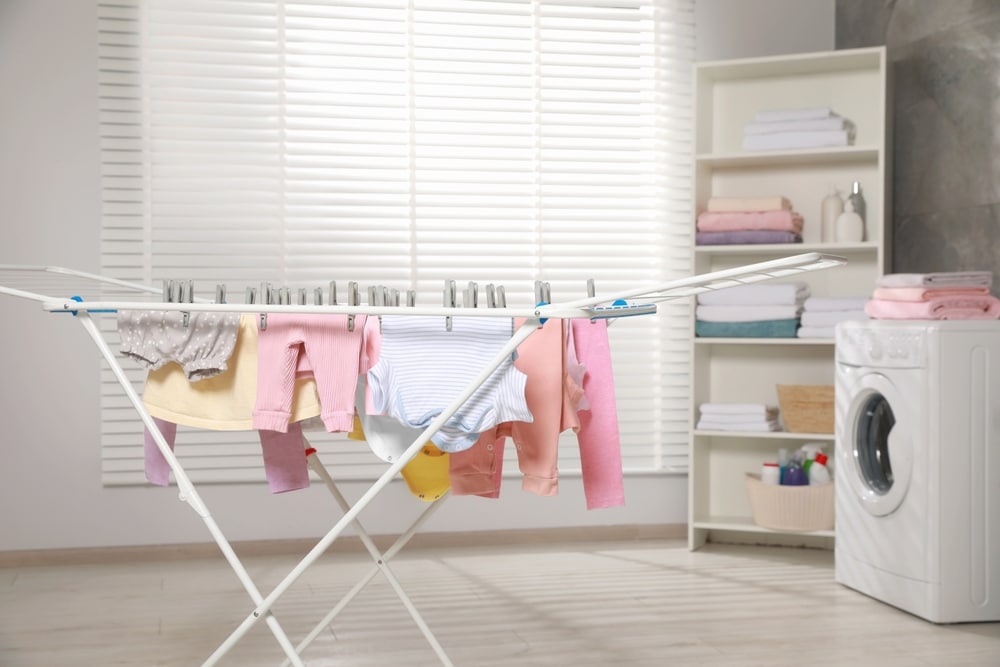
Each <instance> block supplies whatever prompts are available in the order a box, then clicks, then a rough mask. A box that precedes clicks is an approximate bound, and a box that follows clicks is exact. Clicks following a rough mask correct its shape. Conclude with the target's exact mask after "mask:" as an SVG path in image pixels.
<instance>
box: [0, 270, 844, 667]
mask: <svg viewBox="0 0 1000 667" xmlns="http://www.w3.org/2000/svg"><path fill="white" fill-rule="evenodd" d="M845 263H846V260H845V259H844V258H843V257H839V256H836V255H828V254H823V253H815V252H813V253H803V254H800V255H794V256H791V257H786V258H782V259H777V260H771V261H766V262H759V263H756V264H748V265H745V266H741V267H736V268H732V269H725V270H721V271H714V272H711V273H706V274H702V275H697V276H692V277H689V278H682V279H679V280H674V281H670V282H667V283H662V284H659V285H653V286H650V287H644V288H637V289H634V290H630V291H625V292H620V293H617V294H612V295H603V296H594V297H588V298H585V299H579V300H576V301H567V302H563V303H555V304H539V305H537V306H534V307H531V308H517V307H509V308H508V307H505V308H454V307H444V306H441V307H421V306H378V305H357V306H346V305H276V304H263V303H255V304H227V303H204V302H197V301H196V302H194V303H170V302H164V301H162V300H160V301H141V300H131V299H121V300H106V301H83V300H81V299H80V297H69V298H66V297H55V296H51V295H47V294H42V293H39V292H36V291H32V290H29V289H23V288H22V287H24V283H25V281H29V282H30V279H31V278H32V276H34V277H36V278H41V277H44V276H59V277H61V278H63V279H74V280H79V281H82V282H87V281H91V282H96V283H98V284H100V285H101V286H102V287H106V288H109V289H112V290H121V291H122V292H123V293H126V294H131V295H133V296H134V295H146V294H150V295H152V294H157V295H161V294H162V289H158V288H155V287H151V286H147V285H141V284H136V283H130V282H126V281H121V280H116V279H113V278H110V277H107V276H100V275H95V274H90V273H84V272H81V271H76V270H73V269H67V268H62V267H47V266H23V265H3V264H0V280H3V281H6V279H7V278H8V277H14V276H16V277H17V278H18V279H17V280H16V281H15V282H17V283H18V284H19V287H12V286H6V285H4V284H2V283H0V294H7V295H10V296H14V297H20V298H25V299H30V300H34V301H37V302H39V303H40V304H41V307H42V309H43V310H46V311H48V312H50V313H72V314H73V315H74V316H76V318H77V320H78V321H79V322H80V324H81V325H82V326H83V328H84V329H85V330H86V331H87V333H88V334H89V335H90V337H91V339H92V340H93V341H94V344H95V345H96V346H97V348H98V349H99V350H100V352H101V354H102V355H103V357H104V359H105V361H107V363H108V365H109V366H110V368H111V370H112V372H113V373H114V375H115V378H116V379H117V381H118V383H119V384H120V385H121V387H122V390H123V391H124V392H125V394H126V396H127V397H128V399H129V401H130V402H131V404H132V406H133V407H134V408H135V410H136V412H137V413H138V414H139V416H140V418H141V419H142V421H143V423H144V425H145V426H146V428H147V429H149V431H150V433H151V434H152V436H153V438H154V440H155V442H156V445H157V447H158V448H159V450H160V452H161V453H162V454H163V456H164V458H165V459H166V461H167V463H168V465H169V466H170V469H171V470H172V472H173V473H174V478H175V481H176V483H177V487H178V491H179V497H180V500H182V501H183V502H186V503H188V504H189V505H190V506H191V507H192V509H194V511H195V512H196V513H197V514H198V515H199V516H200V517H201V519H202V521H203V522H204V523H205V525H206V527H207V528H208V530H209V532H210V534H211V535H212V538H213V539H214V540H215V542H216V544H218V546H219V548H220V550H221V551H222V554H223V556H224V557H225V558H226V560H227V561H228V563H229V565H230V567H232V569H233V571H234V572H235V574H236V576H237V578H238V579H239V581H240V583H241V584H242V585H243V587H244V588H245V589H246V591H247V593H248V594H249V596H250V598H251V600H252V601H253V603H254V607H253V609H252V610H251V612H250V613H249V615H248V616H247V617H246V618H245V619H244V621H243V622H242V623H241V624H240V625H239V626H238V627H237V628H236V629H235V630H233V632H232V633H231V634H230V635H229V637H227V638H226V639H225V641H223V642H222V644H220V645H219V647H218V648H217V649H216V650H215V652H214V653H212V655H210V656H209V657H208V659H207V660H206V661H205V662H204V663H203V665H204V666H208V665H215V664H217V663H218V661H219V660H220V659H221V658H222V657H223V656H224V655H225V654H226V653H227V652H228V651H229V650H230V649H231V648H232V647H233V646H235V645H236V643H237V642H239V641H240V639H241V638H242V637H243V636H244V635H245V634H246V633H247V632H248V631H249V630H250V628H251V627H253V626H254V625H255V624H256V623H257V621H259V620H260V619H262V618H263V619H264V621H265V623H266V624H267V625H268V627H269V628H270V630H271V632H272V634H273V635H274V637H275V639H276V640H277V642H278V644H279V645H280V646H281V648H282V650H283V651H284V653H285V655H286V656H287V657H286V659H285V661H284V663H283V665H288V664H291V665H295V666H296V667H304V663H303V662H302V657H301V653H302V651H304V650H305V649H306V648H307V647H308V645H309V644H310V643H311V642H312V641H313V639H315V638H316V637H317V636H318V635H319V634H320V633H321V632H322V630H323V628H325V627H326V626H327V625H329V624H330V623H331V622H332V620H333V618H334V617H335V616H336V615H337V614H338V613H339V612H340V611H341V610H342V609H343V608H344V607H346V605H347V604H348V603H349V602H350V600H351V599H353V598H354V597H355V596H356V595H357V593H359V592H360V591H361V589H362V588H364V586H365V585H367V583H368V582H369V581H370V580H371V579H372V578H373V577H374V576H375V575H376V574H377V573H378V572H382V574H383V575H384V576H386V578H387V579H388V581H389V583H390V584H391V586H392V587H393V589H394V590H395V592H396V594H397V595H398V596H399V598H400V600H401V602H402V604H403V605H404V607H406V609H407V611H408V612H409V613H410V615H411V616H412V617H413V619H414V621H415V623H416V624H417V626H418V627H419V628H420V630H421V632H422V633H423V634H424V636H425V638H426V639H427V641H428V642H429V643H430V645H431V647H432V648H433V650H434V652H435V653H436V654H437V656H438V658H439V659H440V660H441V663H442V664H443V665H446V666H451V665H452V664H453V663H452V662H451V660H450V659H449V658H448V656H447V654H446V653H445V652H444V649H443V648H442V647H441V645H440V643H439V642H438V641H437V639H436V638H435V636H434V634H433V633H432V632H431V630H430V628H429V627H428V626H427V624H426V623H425V622H424V620H423V618H422V617H421V616H420V613H419V612H418V611H417V609H416V608H415V607H414V605H413V604H412V602H411V601H410V599H409V597H408V596H407V595H406V593H405V591H404V590H403V589H402V586H401V585H400V583H399V581H398V580H397V579H396V578H395V576H394V575H393V574H392V571H391V570H390V569H389V567H388V561H389V560H390V559H391V558H392V557H393V556H394V555H395V554H396V553H398V552H399V550H400V549H402V547H403V546H404V545H405V544H406V542H407V541H408V540H409V539H410V538H411V537H412V536H413V535H414V534H415V533H416V531H417V529H418V528H419V527H420V525H421V524H422V523H423V522H424V521H425V520H426V518H427V517H428V516H429V515H430V512H431V511H432V510H433V509H434V508H435V507H437V506H438V505H439V503H440V500H439V501H437V502H435V503H432V504H431V505H430V506H429V507H428V508H427V509H426V510H424V512H423V513H422V514H420V516H418V517H417V519H416V520H415V521H414V523H413V524H412V525H411V527H410V528H409V529H408V530H407V531H406V532H405V533H404V534H403V535H401V536H400V537H399V538H398V539H397V540H396V542H395V543H394V544H393V545H392V546H391V547H390V548H389V549H387V550H386V551H385V552H384V553H382V552H379V550H378V549H377V547H376V546H375V544H374V543H373V542H372V540H371V538H370V537H369V535H368V534H367V533H366V532H365V531H364V528H363V527H362V526H361V524H360V522H359V521H358V518H357V517H358V515H359V514H360V513H361V512H362V511H363V510H364V509H365V508H366V507H367V506H368V505H369V504H370V503H371V502H372V501H373V500H374V499H375V498H376V496H378V494H379V493H381V491H382V490H383V489H384V488H385V487H386V486H387V485H388V484H389V483H390V481H392V479H393V478H394V477H395V476H396V475H398V474H399V473H400V471H401V470H402V469H403V467H405V466H406V464H407V463H409V462H410V461H411V460H412V459H413V457H414V456H416V455H417V454H418V453H419V452H420V450H421V449H422V447H423V444H424V443H426V442H427V441H428V440H429V439H430V437H431V436H432V435H434V434H435V433H436V432H437V431H438V430H439V429H440V428H441V427H442V426H444V425H445V423H446V422H447V420H448V419H449V418H450V417H451V416H452V415H453V414H454V413H455V412H457V411H458V409H459V408H461V406H462V404H463V403H464V402H465V401H466V400H467V399H468V398H469V397H470V396H471V395H472V394H473V393H474V392H475V390H476V389H477V388H478V387H479V385H480V384H482V383H483V382H485V381H486V380H487V379H488V378H489V376H490V375H491V374H492V373H493V371H494V370H495V369H496V368H497V367H498V366H499V365H500V364H501V363H502V361H503V360H504V359H505V358H507V356H508V355H510V354H512V353H513V352H514V351H515V350H516V349H517V347H518V346H519V345H520V344H521V343H522V342H523V341H524V340H525V339H527V338H528V336H530V335H531V334H532V333H533V332H534V331H536V330H537V329H538V328H540V327H541V326H542V325H543V324H544V323H545V321H546V320H548V319H577V318H582V319H598V318H601V319H607V318H618V317H625V316H631V315H641V314H649V313H653V312H655V311H656V303H657V302H660V301H667V300H671V299H677V298H682V297H687V296H693V295H696V294H700V293H702V292H708V291H714V290H719V289H725V288H728V287H734V286H737V285H742V284H749V283H755V282H760V281H764V280H771V279H775V278H787V277H792V276H796V275H799V274H801V273H804V272H808V271H816V270H821V269H827V268H832V267H835V266H839V265H842V264H845ZM635 299H639V300H641V302H640V303H634V302H633V301H632V300H635ZM608 304H613V305H608ZM119 309H128V310H156V311H165V310H172V311H181V312H198V311H212V312H238V313H245V312H253V313H260V314H264V313H300V314H306V313H320V314H322V313H326V314H342V315H407V316H435V317H442V316H445V317H447V316H461V317H506V318H524V323H523V324H522V325H521V326H520V327H519V328H518V329H517V330H516V331H515V332H514V334H513V336H512V337H511V339H510V340H509V341H508V343H507V344H506V345H505V346H504V347H503V349H502V350H501V351H500V352H499V353H498V354H497V355H496V357H494V358H493V359H492V360H491V361H490V363H489V364H487V366H486V367H485V368H484V369H483V370H482V372H481V373H480V374H479V376H477V377H476V379H475V380H473V382H472V383H470V385H469V386H467V387H466V388H465V390H464V391H463V392H462V394H461V396H458V397H456V398H455V399H454V401H452V403H451V404H449V405H448V407H447V408H445V409H444V411H443V412H442V413H441V414H440V415H438V416H437V417H436V418H435V419H434V420H433V421H432V422H431V424H430V425H429V426H427V428H426V429H424V430H423V431H422V432H421V433H420V435H418V436H417V437H416V439H415V440H414V441H413V442H412V443H411V444H410V445H409V446H407V448H406V450H405V451H404V452H403V454H402V455H401V456H400V457H399V458H398V459H397V460H396V461H394V462H393V463H392V464H391V465H389V467H388V468H387V469H386V470H385V472H383V473H382V475H381V476H380V477H378V479H376V480H375V481H374V482H372V484H371V485H370V487H369V488H368V490H367V491H366V492H365V493H364V494H363V495H362V496H361V497H360V498H359V499H358V500H357V501H355V503H354V505H353V506H352V505H350V504H349V503H348V502H347V500H346V499H345V498H344V496H343V495H342V494H341V493H340V491H339V490H338V489H337V486H336V484H335V483H334V481H333V478H332V477H331V476H330V474H329V473H328V471H327V470H326V468H325V467H324V466H323V465H322V463H321V462H320V461H319V459H318V457H317V456H316V455H315V453H314V450H307V455H308V460H309V465H310V467H311V468H312V470H313V471H314V472H315V473H316V474H317V475H318V476H319V477H320V478H321V479H322V480H323V482H324V483H325V484H326V485H327V487H328V488H329V490H330V492H331V493H332V494H333V496H334V498H335V499H336V501H337V503H338V504H339V505H340V507H341V509H342V510H343V511H344V514H343V516H342V517H341V518H340V519H339V520H338V521H337V522H336V524H335V525H334V526H333V527H332V528H330V530H329V531H328V532H327V533H326V535H324V536H323V537H322V538H320V539H319V541H318V542H317V543H316V545H315V546H314V547H313V548H312V549H311V550H310V551H309V552H308V553H307V554H306V555H305V556H304V557H303V558H302V559H301V560H300V561H299V562H298V563H297V564H296V565H295V566H294V567H293V568H292V570H291V571H290V572H289V573H288V574H287V575H286V576H285V578H284V579H282V581H281V582H279V583H278V585H277V586H275V587H274V589H273V590H272V591H271V592H270V593H269V594H268V595H266V596H265V595H262V594H261V592H260V591H259V590H258V588H257V586H256V584H255V583H254V582H253V580H252V579H251V578H250V575H249V573H248V572H247V570H246V568H245V567H244V566H243V564H242V562H241V561H240V559H239V557H238V556H237V555H236V553H235V552H234V551H233V548H232V546H231V545H230V543H229V541H228V540H227V539H226V537H225V536H224V535H223V533H222V530H221V529H220V528H219V526H218V524H217V523H216V522H215V520H214V519H213V517H212V515H211V514H210V512H209V511H208V508H207V506H206V505H205V503H204V502H203V501H202V499H201V497H200V496H199V495H198V493H197V491H196V490H195V488H194V484H193V483H192V482H191V479H190V478H189V477H188V475H187V473H186V472H185V470H184V467H183V466H182V465H181V463H180V461H179V460H178V458H177V457H176V456H175V455H174V453H173V451H172V450H171V449H170V447H169V446H168V444H167V442H166V440H165V439H164V437H163V435H162V433H161V432H160V430H159V428H158V427H157V425H156V423H155V422H154V421H153V418H152V417H151V416H150V414H149V412H148V411H147V410H146V407H145V405H144V404H143V402H142V400H141V398H140V397H139V395H138V394H137V392H136V391H135V389H134V388H133V386H132V384H131V382H130V381H129V379H128V378H127V376H126V375H125V371H124V370H123V369H122V366H121V364H120V363H119V362H118V359H117V358H116V356H115V354H114V352H113V351H112V350H111V347H110V346H109V344H108V343H107V341H106V340H105V338H104V336H103V335H102V333H101V332H100V330H99V328H98V326H97V324H96V323H95V322H94V320H93V318H91V313H115V312H117V311H118V310H119ZM348 525H353V526H354V527H355V529H356V530H357V531H358V534H359V537H360V539H361V541H362V543H363V544H364V546H365V548H366V550H367V551H368V552H369V554H370V555H371V557H372V560H373V561H374V567H373V568H372V569H371V570H370V571H369V573H368V574H367V575H366V576H365V577H363V578H362V579H361V580H359V581H358V583H357V584H356V585H355V586H354V588H352V589H351V590H350V591H349V592H348V593H347V595H345V597H344V598H343V599H342V600H341V601H340V602H339V603H338V604H337V605H336V606H335V607H334V608H333V609H332V610H331V611H330V613H329V614H327V616H326V617H325V618H324V619H323V620H322V621H320V623H319V624H318V625H317V626H316V627H315V629H314V630H313V631H312V632H311V633H310V634H309V635H307V636H306V638H305V639H303V640H302V641H300V642H299V644H298V645H294V644H293V643H292V641H291V639H290V638H289V637H288V635H287V634H286V633H285V631H284V629H282V627H281V625H280V624H279V623H278V619H277V618H276V617H275V616H274V614H273V613H272V612H271V609H272V607H273V605H274V604H275V602H276V601H277V600H278V598H279V597H281V595H283V594H284V593H285V592H286V591H287V590H288V589H289V588H290V587H291V586H292V585H293V584H294V583H295V581H296V580H297V579H298V578H299V577H300V576H301V575H302V574H303V573H304V572H305V570H306V569H307V568H308V567H310V566H311V565H312V564H313V563H314V562H315V561H316V560H317V559H318V558H319V557H320V556H322V555H323V554H324V553H325V552H326V551H327V549H329V547H330V546H331V545H332V544H333V542H334V541H335V540H336V539H337V538H338V537H339V536H340V534H341V533H342V532H343V530H344V529H345V528H346V527H347V526H348Z"/></svg>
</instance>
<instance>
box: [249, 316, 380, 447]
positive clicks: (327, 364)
mask: <svg viewBox="0 0 1000 667" xmlns="http://www.w3.org/2000/svg"><path fill="white" fill-rule="evenodd" d="M354 317H355V320H354V322H355V324H354V328H353V330H351V329H350V328H349V327H348V320H347V316H346V315H288V314H284V313H271V314H270V315H268V316H267V328H265V329H262V330H260V331H259V333H258V335H259V342H258V354H257V357H258V364H257V402H256V406H255V408H254V411H253V425H254V428H258V429H265V430H270V431H280V432H285V431H286V430H287V429H288V424H289V422H290V421H291V419H292V405H293V392H294V385H295V378H296V373H297V372H298V371H299V370H300V369H301V368H302V367H303V364H305V365H306V366H305V367H307V368H310V369H312V373H313V376H314V377H315V379H316V389H317V391H318V392H319V400H320V405H321V408H322V409H321V412H320V416H321V417H322V419H323V424H324V425H325V427H326V430H327V431H329V432H331V433H334V432H338V431H343V432H346V431H350V430H351V428H352V427H353V426H354V391H355V388H356V387H357V381H358V371H359V364H360V358H361V343H362V340H363V329H364V326H365V316H364V315H355V316H354ZM302 357H305V359H302Z"/></svg>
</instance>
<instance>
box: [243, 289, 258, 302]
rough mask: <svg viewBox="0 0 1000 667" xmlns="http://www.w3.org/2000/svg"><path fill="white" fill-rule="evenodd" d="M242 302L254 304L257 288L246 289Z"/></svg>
mask: <svg viewBox="0 0 1000 667" xmlns="http://www.w3.org/2000/svg"><path fill="white" fill-rule="evenodd" d="M244 301H245V302H246V303H255V302H256V301H257V288H255V287H247V293H246V298H245V299H244Z"/></svg>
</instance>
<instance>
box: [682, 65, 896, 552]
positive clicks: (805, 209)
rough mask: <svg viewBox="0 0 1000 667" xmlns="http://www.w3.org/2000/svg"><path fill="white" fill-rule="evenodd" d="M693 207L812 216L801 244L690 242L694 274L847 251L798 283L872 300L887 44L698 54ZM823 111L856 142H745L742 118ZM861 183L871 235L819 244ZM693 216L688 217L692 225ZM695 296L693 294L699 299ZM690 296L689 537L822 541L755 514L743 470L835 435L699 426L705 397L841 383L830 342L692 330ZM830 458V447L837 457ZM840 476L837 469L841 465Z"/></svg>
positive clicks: (763, 396) (885, 249) (884, 173)
mask: <svg viewBox="0 0 1000 667" xmlns="http://www.w3.org/2000/svg"><path fill="white" fill-rule="evenodd" d="M695 90H696V97H695V108H696V138H695V163H694V197H695V200H694V202H693V204H694V206H693V210H694V215H695V216H697V214H698V213H699V212H701V211H703V210H705V207H706V205H707V202H708V199H709V198H710V197H712V196H734V197H755V196H770V195H782V196H785V197H787V198H788V199H789V200H790V201H791V202H792V205H793V208H794V209H795V210H796V211H797V212H799V213H800V214H801V215H802V217H803V220H804V228H803V233H802V236H803V243H799V244H780V245H778V244H776V245H738V246H694V247H693V249H692V253H693V264H694V272H695V273H703V272H707V271H715V270H720V269H725V268H731V267H734V266H739V265H740V264H746V263H752V262H759V261H766V260H770V259H777V258H780V257H784V256H787V255H791V254H797V253H800V252H810V251H815V252H825V253H834V254H837V255H842V256H843V257H845V258H847V260H848V263H847V265H846V266H843V267H840V268H838V269H836V270H834V271H825V272H818V273H816V274H813V275H809V276H804V277H803V278H801V279H802V280H805V281H806V282H808V283H809V286H810V292H811V294H812V295H814V296H866V295H869V294H871V291H872V289H873V287H874V282H875V279H876V278H877V277H878V276H879V275H882V274H883V273H885V272H886V271H887V269H888V267H889V266H890V257H889V249H890V243H889V234H890V231H891V229H890V227H891V224H890V223H891V220H892V214H891V207H890V196H891V192H892V190H891V174H890V166H889V158H890V152H889V150H888V148H889V146H890V136H891V128H890V125H889V110H890V103H889V91H890V85H889V79H888V69H887V61H886V53H885V48H884V47H877V48H865V49H851V50H841V51H827V52H819V53H806V54H795V55H787V56H777V57H766V58H749V59H740V60H727V61H716V62H704V63H699V64H697V65H696V66H695ZM804 107H829V108H831V109H833V110H834V111H835V112H837V113H838V114H840V115H842V116H844V117H846V118H849V119H850V120H852V121H853V122H854V124H855V127H856V136H855V141H854V145H852V146H848V147H842V148H822V149H809V150H780V151H753V152H749V151H743V150H742V147H741V146H742V138H743V126H744V124H745V123H746V122H748V121H749V120H750V119H751V117H752V116H753V114H754V113H755V112H757V111H759V110H763V109H777V108H804ZM853 181H859V182H860V183H861V187H862V191H863V193H864V196H865V200H866V204H867V216H866V220H865V240H864V241H863V242H861V243H822V242H821V234H820V232H821V230H820V207H821V201H822V199H823V197H824V196H826V194H827V188H828V186H829V185H830V184H836V185H837V186H838V187H839V188H840V189H841V191H842V194H845V195H846V193H847V192H848V190H849V188H850V185H851V183H852V182H853ZM694 222H695V221H694V220H692V224H694ZM692 301H693V300H692ZM694 308H695V304H694V303H692V311H691V327H692V334H691V335H692V346H691V355H692V375H691V377H692V387H691V389H692V391H691V399H692V400H691V438H690V445H689V447H690V451H689V455H690V456H689V463H690V468H689V475H688V484H689V497H688V544H689V547H690V548H691V549H692V550H693V549H697V548H699V547H700V546H702V545H703V544H704V543H705V542H706V541H719V542H750V543H761V544H794V545H806V546H826V547H830V546H832V543H833V538H834V531H819V532H810V533H788V532H778V531H772V530H769V529H766V528H761V527H759V526H757V525H755V524H754V523H753V520H752V517H751V512H750V504H749V500H748V498H747V492H746V487H745V483H744V475H745V473H747V472H757V471H759V469H760V465H761V463H762V462H764V461H765V460H775V459H776V457H777V451H778V449H779V448H783V447H784V448H787V449H789V450H790V451H792V450H795V449H797V448H798V447H799V446H801V445H802V444H803V443H806V442H823V443H824V445H825V447H824V449H825V451H827V453H829V454H832V450H833V447H834V435H833V434H832V433H827V434H813V433H788V432H776V433H756V432H752V433H746V432H729V431H726V432H718V431H700V430H696V429H695V425H696V424H697V421H698V417H699V411H698V406H699V405H701V404H702V403H705V402H727V401H729V402H742V403H766V404H769V405H778V398H777V390H776V385H778V384H827V385H832V384H834V354H833V353H834V344H833V343H834V342H833V340H832V339H811V338H786V339H775V338H768V339H751V338H697V337H695V336H694ZM832 458H833V457H832V456H831V459H832ZM834 474H836V471H834Z"/></svg>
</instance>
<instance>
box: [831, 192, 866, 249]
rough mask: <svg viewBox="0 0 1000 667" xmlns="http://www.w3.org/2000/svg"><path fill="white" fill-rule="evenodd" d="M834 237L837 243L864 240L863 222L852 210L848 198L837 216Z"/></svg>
mask: <svg viewBox="0 0 1000 667" xmlns="http://www.w3.org/2000/svg"><path fill="white" fill-rule="evenodd" d="M836 239H837V242H838V243H860V242H861V241H864V240H865V222H864V220H862V219H861V216H860V215H858V214H857V213H856V212H855V211H854V203H853V202H852V201H851V199H850V198H848V199H847V201H846V202H844V212H843V213H841V214H840V215H839V216H837V228H836Z"/></svg>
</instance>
